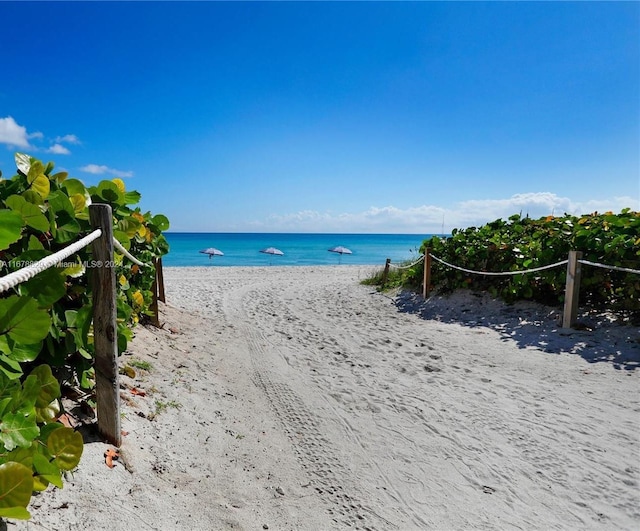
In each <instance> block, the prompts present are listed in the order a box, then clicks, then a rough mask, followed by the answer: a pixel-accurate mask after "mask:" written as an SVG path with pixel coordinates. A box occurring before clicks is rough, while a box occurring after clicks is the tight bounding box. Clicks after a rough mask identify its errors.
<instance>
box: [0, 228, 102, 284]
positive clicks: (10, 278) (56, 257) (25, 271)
mask: <svg viewBox="0 0 640 531" xmlns="http://www.w3.org/2000/svg"><path fill="white" fill-rule="evenodd" d="M100 236H102V229H96V230H94V231H93V232H92V233H90V234H89V235H87V236H85V237H84V238H82V239H81V240H78V241H77V242H75V243H72V244H71V245H68V246H67V247H65V248H64V249H60V250H59V251H58V252H57V253H53V254H52V255H49V256H45V257H44V258H43V259H42V260H39V261H37V262H35V263H33V264H30V265H28V266H27V267H23V268H22V269H18V271H14V272H13V273H9V274H8V275H5V276H4V277H2V278H0V293H3V292H5V291H7V290H8V289H11V288H13V287H15V286H17V285H18V284H21V283H22V282H26V281H27V280H29V279H31V278H33V277H35V276H36V275H37V274H38V273H42V272H43V271H44V270H45V269H49V268H50V267H52V266H54V265H56V264H58V263H60V262H62V260H64V259H65V258H68V257H69V256H71V255H72V254H74V253H77V252H78V251H79V250H80V249H82V248H83V247H86V246H87V245H89V244H90V243H91V242H92V241H94V240H97V239H98V238H99V237H100Z"/></svg>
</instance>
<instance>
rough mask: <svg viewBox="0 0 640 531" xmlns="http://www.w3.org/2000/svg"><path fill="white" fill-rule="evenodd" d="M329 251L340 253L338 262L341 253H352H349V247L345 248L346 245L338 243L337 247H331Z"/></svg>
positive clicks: (340, 260)
mask: <svg viewBox="0 0 640 531" xmlns="http://www.w3.org/2000/svg"><path fill="white" fill-rule="evenodd" d="M329 252H330V253H337V254H339V255H340V259H339V260H338V263H340V262H342V255H343V254H352V253H351V249H347V248H346V247H343V246H342V245H338V246H337V247H332V248H331V249H329Z"/></svg>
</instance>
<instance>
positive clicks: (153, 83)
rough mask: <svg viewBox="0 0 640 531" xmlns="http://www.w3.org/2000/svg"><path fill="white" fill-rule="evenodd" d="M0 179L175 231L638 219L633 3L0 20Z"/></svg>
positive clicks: (639, 13) (74, 14)
mask: <svg viewBox="0 0 640 531" xmlns="http://www.w3.org/2000/svg"><path fill="white" fill-rule="evenodd" d="M0 21H2V23H1V24H0V60H1V63H0V65H1V72H2V74H1V76H0V80H1V81H0V171H2V173H3V177H5V178H8V177H11V176H12V175H14V174H15V164H14V162H13V154H14V153H15V152H16V151H21V152H25V153H29V154H30V155H33V156H35V157H38V158H41V159H43V160H45V161H48V160H52V161H54V162H55V163H56V167H57V168H59V169H64V170H67V171H69V173H70V174H71V176H73V177H76V178H79V179H81V180H83V181H84V182H85V183H86V184H88V185H91V184H95V183H97V182H98V181H100V180H101V179H106V178H108V179H110V178H113V177H122V178H123V179H124V181H125V183H126V185H127V187H128V188H130V189H135V190H138V191H139V192H141V193H142V196H143V200H142V204H141V206H142V208H143V209H144V210H150V211H152V212H153V213H162V214H165V215H167V216H168V217H169V219H170V220H171V222H172V227H171V230H173V231H212V232H365V233H367V232H368V233H417V234H427V233H434V232H437V233H439V232H440V231H441V230H442V228H443V227H444V230H445V232H449V231H450V230H451V229H452V228H454V227H458V228H463V227H468V226H472V225H476V226H477V225H480V224H483V223H486V222H488V221H491V220H494V219H497V218H499V217H502V218H505V217H508V216H509V215H511V214H515V213H519V212H522V213H523V214H529V215H530V216H532V217H539V216H543V215H549V214H552V213H553V214H556V215H562V214H564V213H565V212H566V213H571V214H582V213H590V212H593V211H599V212H603V211H607V210H613V211H616V212H619V211H620V210H621V209H622V208H625V207H629V208H632V209H634V210H640V96H639V94H640V3H637V2H628V3H625V2H604V3H599V2H598V3H592V2H569V3H563V2H542V3H532V2H505V3H503V2H487V3H485V2H470V3H466V2H411V3H409V2H389V3H385V2H375V3H374V2H356V3H351V2H333V3H326V2H309V3H302V2H256V3H248V2H230V3H222V2H122V3H120V2H118V3H112V2H104V3H102V2H46V3H35V2H0Z"/></svg>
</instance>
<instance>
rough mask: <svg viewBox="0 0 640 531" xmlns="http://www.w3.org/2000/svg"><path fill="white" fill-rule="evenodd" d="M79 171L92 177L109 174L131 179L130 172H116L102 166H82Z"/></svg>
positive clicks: (131, 173)
mask: <svg viewBox="0 0 640 531" xmlns="http://www.w3.org/2000/svg"><path fill="white" fill-rule="evenodd" d="M80 171H83V172H85V173H91V174H93V175H104V174H110V175H114V176H116V177H133V172H132V171H122V170H116V169H114V168H109V166H105V165H104V164H87V165H86V166H82V167H81V168H80Z"/></svg>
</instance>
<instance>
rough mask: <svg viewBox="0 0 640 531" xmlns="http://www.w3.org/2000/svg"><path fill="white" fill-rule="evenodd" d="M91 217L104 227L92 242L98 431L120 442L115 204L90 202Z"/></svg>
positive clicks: (92, 224)
mask: <svg viewBox="0 0 640 531" xmlns="http://www.w3.org/2000/svg"><path fill="white" fill-rule="evenodd" d="M89 218H90V220H91V226H92V227H93V228H94V229H101V230H102V236H101V237H100V238H98V239H97V240H94V241H93V243H92V254H93V258H92V261H91V282H92V291H93V297H92V298H93V337H94V339H93V342H94V347H95V361H94V368H95V372H96V408H97V415H98V431H99V432H100V434H101V435H102V436H103V437H104V438H105V439H106V440H107V441H109V442H110V443H111V444H114V445H116V446H120V443H121V440H122V433H121V431H120V387H119V383H118V328H117V323H116V272H115V268H114V262H113V228H112V225H113V218H112V215H111V207H110V206H109V205H101V204H93V205H91V206H89Z"/></svg>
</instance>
